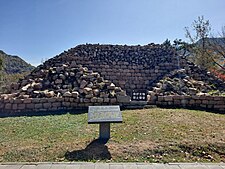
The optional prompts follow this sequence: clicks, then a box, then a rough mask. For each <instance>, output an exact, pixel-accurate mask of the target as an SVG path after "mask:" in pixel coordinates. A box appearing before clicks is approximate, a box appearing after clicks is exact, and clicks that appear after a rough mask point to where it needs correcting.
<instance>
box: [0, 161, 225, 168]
mask: <svg viewBox="0 0 225 169" xmlns="http://www.w3.org/2000/svg"><path fill="white" fill-rule="evenodd" d="M0 169H225V163H217V164H213V163H169V164H155V163H154V164H145V163H78V162H75V163H33V164H32V163H29V164H25V163H11V164H10V163H5V164H0Z"/></svg>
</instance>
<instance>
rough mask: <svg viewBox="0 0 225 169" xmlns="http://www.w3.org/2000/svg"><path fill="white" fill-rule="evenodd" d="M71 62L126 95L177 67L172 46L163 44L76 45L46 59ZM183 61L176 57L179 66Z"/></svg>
mask: <svg viewBox="0 0 225 169" xmlns="http://www.w3.org/2000/svg"><path fill="white" fill-rule="evenodd" d="M59 61H60V62H68V61H75V62H76V63H77V64H81V65H83V66H84V67H87V68H88V69H90V70H93V71H96V72H99V73H100V74H101V76H103V77H104V78H105V79H107V80H111V81H112V82H113V83H114V84H115V85H117V86H120V87H121V88H122V89H124V90H126V91H127V93H128V94H129V93H130V92H131V91H132V90H133V89H150V88H151V86H152V85H153V84H154V83H155V82H156V81H157V80H158V79H160V78H162V77H163V76H164V75H165V74H167V73H169V72H170V71H171V70H174V69H176V68H178V60H177V56H176V53H175V51H174V49H173V48H168V47H166V46H164V45H155V44H149V45H146V46H140V45H137V46H126V45H124V46H122V45H91V44H88V45H79V46H77V47H75V48H72V49H70V50H68V51H66V52H63V53H61V54H60V55H59V56H56V57H55V58H52V59H50V60H48V61H47V62H46V65H52V64H55V63H56V62H59ZM184 61H185V60H180V63H179V64H180V65H184V64H182V62H184Z"/></svg>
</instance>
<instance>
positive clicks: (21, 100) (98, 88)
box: [0, 44, 225, 114]
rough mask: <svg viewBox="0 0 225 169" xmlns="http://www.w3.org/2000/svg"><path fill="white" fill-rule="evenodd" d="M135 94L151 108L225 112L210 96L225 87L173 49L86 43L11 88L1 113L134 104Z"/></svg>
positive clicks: (1, 101) (2, 97)
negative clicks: (141, 92) (144, 98)
mask: <svg viewBox="0 0 225 169" xmlns="http://www.w3.org/2000/svg"><path fill="white" fill-rule="evenodd" d="M137 89H141V90H143V89H144V90H147V91H148V98H149V99H148V102H147V103H148V104H155V105H159V106H173V107H182V106H185V107H195V108H198V107H200V108H205V109H212V110H215V111H220V112H223V113H224V110H225V108H224V107H225V103H224V101H225V99H224V98H225V97H221V96H209V94H208V93H209V92H211V91H214V94H221V93H223V92H225V83H224V82H223V81H221V80H219V79H218V78H216V77H215V76H214V75H212V74H211V73H210V72H207V71H206V70H202V69H200V68H199V67H198V66H196V65H194V64H193V63H190V62H188V61H187V60H186V59H185V58H182V57H180V56H178V55H177V54H176V52H175V50H174V49H173V48H172V47H168V46H165V45H155V44H149V45H145V46H140V45H137V46H126V45H123V46H122V45H98V44H96V45H90V44H87V45H79V46H77V47H75V48H72V49H69V50H68V51H65V52H63V53H61V54H60V55H57V56H55V57H53V58H51V59H49V60H48V61H46V62H45V63H44V64H42V65H39V66H38V67H37V68H36V69H35V70H34V71H32V72H31V73H30V74H29V75H27V76H26V77H24V79H20V80H19V81H18V82H17V83H15V84H12V85H11V89H10V94H2V95H0V114H3V113H6V114H16V113H20V112H27V113H29V112H39V111H58V110H71V109H79V108H87V107H88V106H91V105H111V104H120V105H121V106H123V105H129V104H131V105H132V103H133V102H132V101H130V96H131V92H132V90H137ZM206 95H207V96H206Z"/></svg>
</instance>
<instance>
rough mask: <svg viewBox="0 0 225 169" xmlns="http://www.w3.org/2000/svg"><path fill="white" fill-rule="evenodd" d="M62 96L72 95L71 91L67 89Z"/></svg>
mask: <svg viewBox="0 0 225 169" xmlns="http://www.w3.org/2000/svg"><path fill="white" fill-rule="evenodd" d="M63 97H72V93H70V92H69V91H67V92H65V93H64V94H63Z"/></svg>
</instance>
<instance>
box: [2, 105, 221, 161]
mask: <svg viewBox="0 0 225 169" xmlns="http://www.w3.org/2000/svg"><path fill="white" fill-rule="evenodd" d="M122 113H123V121H124V122H123V123H122V124H118V123H116V124H111V139H110V140H109V141H108V143H107V144H106V145H101V144H95V143H91V142H92V141H93V140H94V139H96V138H97V137H98V127H99V126H98V125H97V124H87V114H78V115H71V114H64V115H55V116H39V117H9V118H0V162H8V161H10V162H12V161H28V162H33V161H34V162H36V161H68V160H75V161H77V160H78V161H80V160H81V161H82V160H85V161H95V160H103V161H113V162H118V161H142V162H144V161H146V162H195V161H201V162H222V161H223V162H225V115H221V114H213V113H208V112H205V111H195V110H185V109H160V108H154V109H142V110H126V111H123V112H122ZM90 143H91V144H90ZM89 144H90V145H89ZM88 145H89V146H88Z"/></svg>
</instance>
